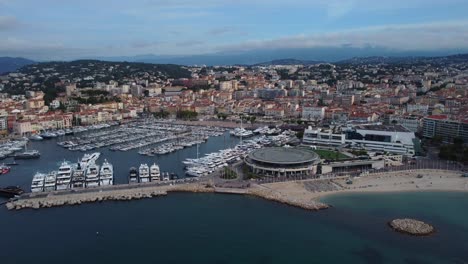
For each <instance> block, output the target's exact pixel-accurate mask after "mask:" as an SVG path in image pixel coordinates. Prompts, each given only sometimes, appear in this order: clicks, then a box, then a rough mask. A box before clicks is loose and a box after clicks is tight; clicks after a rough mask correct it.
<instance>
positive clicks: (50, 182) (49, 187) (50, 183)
mask: <svg viewBox="0 0 468 264" xmlns="http://www.w3.org/2000/svg"><path fill="white" fill-rule="evenodd" d="M56 181H57V172H56V171H52V172H49V174H47V176H46V177H45V179H44V192H51V191H55V186H56Z"/></svg>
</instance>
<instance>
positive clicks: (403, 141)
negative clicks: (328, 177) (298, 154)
mask: <svg viewBox="0 0 468 264" xmlns="http://www.w3.org/2000/svg"><path fill="white" fill-rule="evenodd" d="M415 141H416V137H415V135H414V132H411V131H408V130H407V129H406V128H404V127H402V126H399V125H397V126H384V125H363V126H355V127H350V128H344V129H341V131H340V130H339V129H338V128H334V129H328V130H324V129H320V128H319V129H313V128H311V127H309V128H307V129H306V130H305V131H304V138H303V143H305V144H310V145H319V146H331V147H344V146H347V147H350V148H358V149H366V150H368V151H383V152H389V153H395V154H401V155H407V156H413V155H414V154H415Z"/></svg>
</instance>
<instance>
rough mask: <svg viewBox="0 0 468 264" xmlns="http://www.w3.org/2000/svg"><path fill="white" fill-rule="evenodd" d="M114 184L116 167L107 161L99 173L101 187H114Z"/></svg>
mask: <svg viewBox="0 0 468 264" xmlns="http://www.w3.org/2000/svg"><path fill="white" fill-rule="evenodd" d="M113 184H114V166H112V164H110V163H109V162H108V161H107V160H104V163H103V164H102V166H101V171H100V173H99V185H100V186H106V185H113Z"/></svg>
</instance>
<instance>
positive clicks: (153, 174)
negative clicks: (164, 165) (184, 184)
mask: <svg viewBox="0 0 468 264" xmlns="http://www.w3.org/2000/svg"><path fill="white" fill-rule="evenodd" d="M150 180H151V181H152V182H153V181H160V180H161V172H160V170H159V166H158V165H157V164H156V163H154V164H153V165H151V167H150Z"/></svg>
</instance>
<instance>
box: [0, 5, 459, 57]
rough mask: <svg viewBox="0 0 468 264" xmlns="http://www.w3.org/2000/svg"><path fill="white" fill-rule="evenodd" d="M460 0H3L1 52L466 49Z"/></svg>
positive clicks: (0, 9) (76, 54)
mask: <svg viewBox="0 0 468 264" xmlns="http://www.w3.org/2000/svg"><path fill="white" fill-rule="evenodd" d="M467 14H468V1H466V0H444V1H440V0H393V1H385V0H381V1H376V0H288V1H276V0H204V1H191V0H132V1H129V0H126V1H124V0H93V1H91V0H80V1H77V0H40V1H39V0H0V56H24V57H28V58H33V59H42V60H43V59H73V58H82V57H90V56H131V55H138V54H156V55H191V54H207V53H215V52H237V51H248V50H255V49H275V48H309V47H311V48H313V47H324V46H325V47H326V46H338V47H339V46H352V47H366V46H375V47H383V48H387V49H394V50H403V51H406V50H410V51H411V50H441V49H461V48H467V47H468V16H467Z"/></svg>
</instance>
